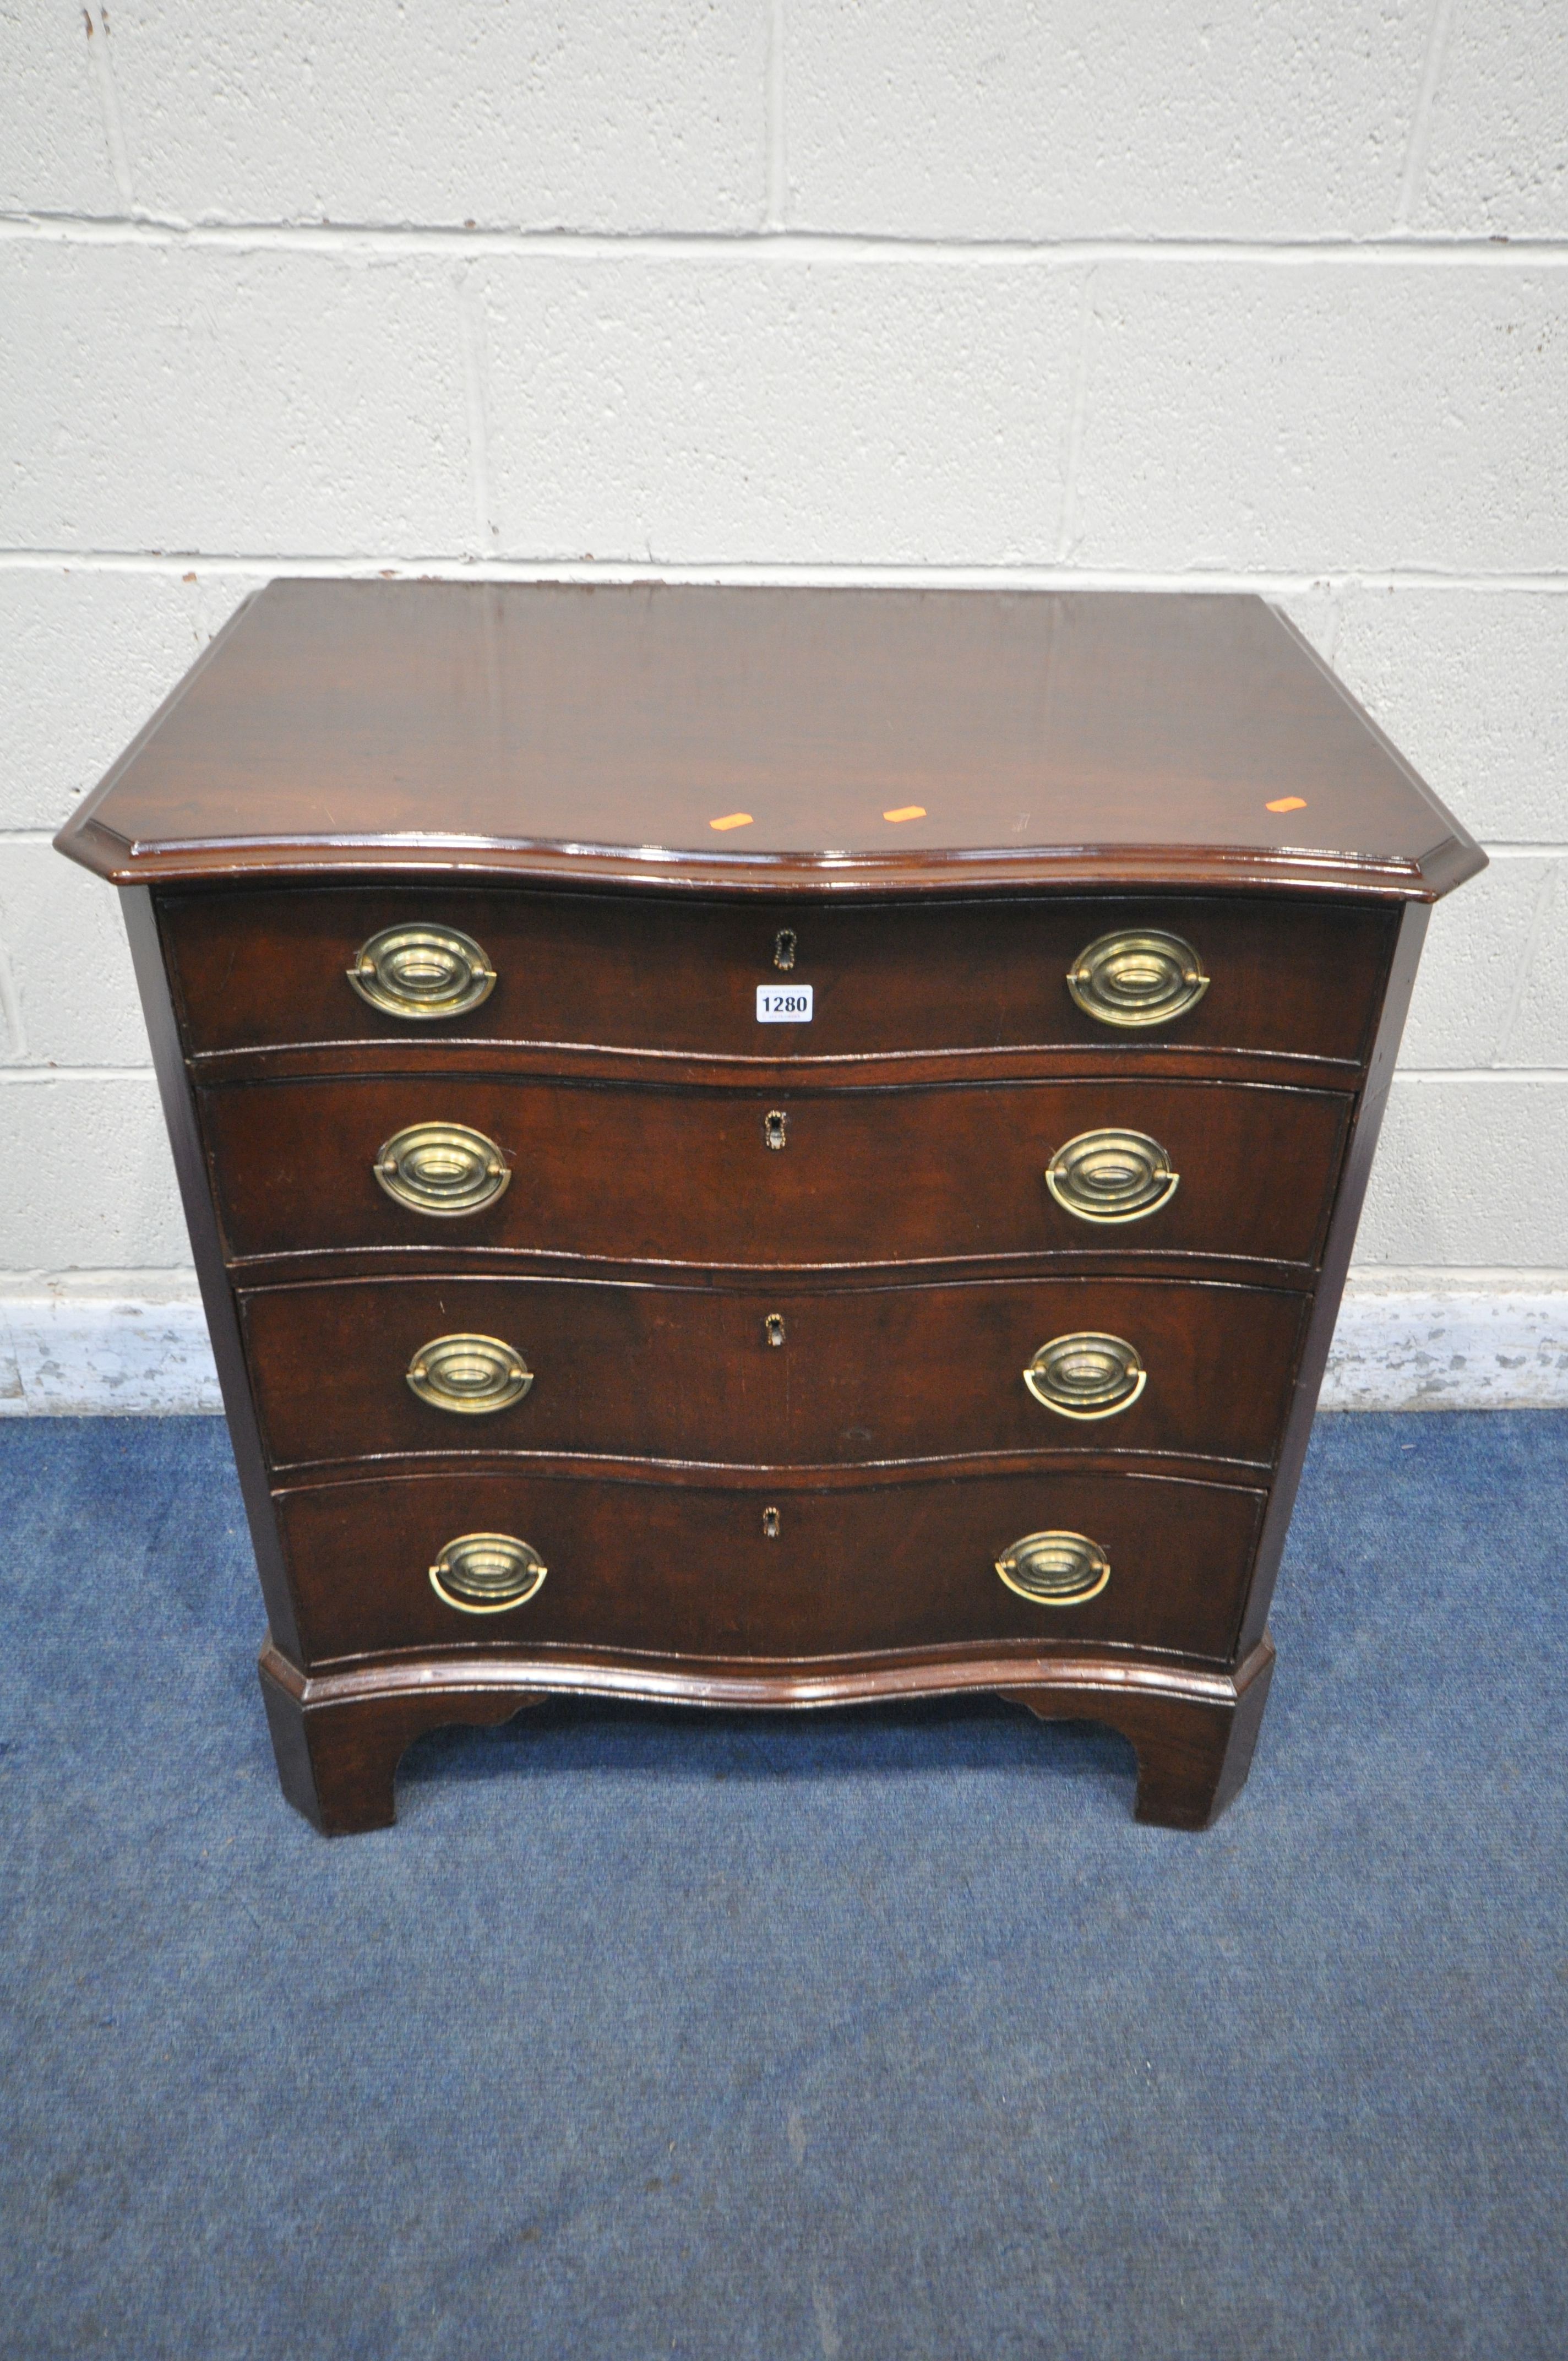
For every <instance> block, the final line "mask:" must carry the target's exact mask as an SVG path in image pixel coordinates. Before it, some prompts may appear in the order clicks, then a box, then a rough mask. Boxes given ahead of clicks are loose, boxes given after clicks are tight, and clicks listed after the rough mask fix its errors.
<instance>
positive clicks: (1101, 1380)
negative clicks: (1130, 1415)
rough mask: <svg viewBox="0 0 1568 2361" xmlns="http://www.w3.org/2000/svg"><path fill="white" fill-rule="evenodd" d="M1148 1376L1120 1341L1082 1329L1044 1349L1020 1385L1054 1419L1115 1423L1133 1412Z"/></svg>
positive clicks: (1132, 1349)
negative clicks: (1119, 1414)
mask: <svg viewBox="0 0 1568 2361" xmlns="http://www.w3.org/2000/svg"><path fill="white" fill-rule="evenodd" d="M1148 1374H1149V1373H1148V1371H1147V1370H1146V1368H1145V1367H1144V1365H1143V1362H1142V1361H1141V1360H1140V1359H1139V1357H1138V1354H1137V1351H1136V1348H1135V1346H1134V1345H1129V1344H1128V1343H1127V1342H1126V1340H1125V1338H1124V1337H1121V1336H1104V1335H1101V1334H1099V1333H1098V1332H1091V1331H1089V1330H1084V1331H1082V1332H1080V1334H1077V1335H1072V1336H1053V1337H1052V1338H1051V1341H1050V1343H1049V1344H1048V1345H1041V1347H1040V1349H1039V1351H1038V1352H1037V1353H1036V1356H1035V1357H1034V1359H1033V1360H1032V1361H1031V1362H1030V1364H1029V1366H1028V1367H1027V1368H1026V1369H1025V1372H1024V1383H1025V1385H1026V1386H1027V1387H1028V1389H1029V1391H1030V1392H1031V1393H1032V1394H1033V1395H1034V1397H1035V1400H1036V1401H1037V1402H1038V1403H1039V1404H1040V1405H1041V1407H1042V1408H1043V1409H1045V1410H1054V1411H1056V1413H1057V1415H1058V1418H1114V1417H1115V1416H1116V1414H1117V1412H1118V1411H1124V1410H1131V1408H1132V1406H1133V1404H1134V1403H1135V1401H1136V1400H1137V1399H1138V1396H1139V1395H1140V1394H1141V1393H1142V1392H1143V1389H1144V1388H1145V1386H1146V1384H1147V1383H1148Z"/></svg>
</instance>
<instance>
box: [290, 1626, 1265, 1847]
mask: <svg viewBox="0 0 1568 2361" xmlns="http://www.w3.org/2000/svg"><path fill="white" fill-rule="evenodd" d="M259 1669H260V1674H261V1693H262V1697H263V1699H264V1701H265V1704H266V1708H267V1718H268V1721H269V1724H270V1727H271V1731H272V1743H273V1748H274V1751H275V1752H276V1755H277V1758H278V1775H279V1780H280V1784H281V1786H282V1789H283V1792H284V1794H285V1795H287V1797H288V1798H289V1801H290V1802H291V1804H292V1805H293V1806H295V1808H296V1810H298V1811H300V1812H302V1813H303V1814H304V1816H305V1817H306V1818H307V1819H308V1820H310V1821H311V1822H312V1823H313V1826H314V1827H316V1828H319V1829H320V1830H321V1831H322V1833H323V1835H324V1836H347V1835H351V1834H354V1833H356V1832H357V1831H360V1830H363V1829H367V1828H390V1827H391V1825H392V1823H393V1821H394V1819H395V1818H396V1817H397V1813H396V1805H395V1797H394V1786H393V1783H394V1779H395V1777H396V1773H397V1768H398V1763H399V1761H400V1758H401V1756H402V1753H403V1752H404V1749H405V1748H406V1747H408V1746H409V1745H410V1744H411V1742H412V1741H413V1740H414V1739H416V1738H418V1737H420V1736H421V1735H422V1733H423V1732H424V1731H426V1730H439V1729H440V1728H441V1727H442V1726H443V1725H444V1724H445V1723H450V1722H466V1723H468V1724H470V1725H472V1726H474V1727H477V1728H482V1727H484V1726H486V1725H487V1724H488V1725H493V1724H495V1723H496V1722H499V1721H508V1720H510V1719H511V1717H512V1716H513V1715H514V1714H515V1713H517V1712H518V1711H519V1709H520V1708H524V1707H527V1706H530V1705H534V1704H537V1703H538V1702H539V1700H540V1698H541V1697H545V1696H549V1695H552V1694H556V1695H559V1694H565V1695H568V1696H582V1697H623V1698H640V1699H643V1700H645V1701H647V1702H648V1703H650V1704H653V1703H667V1702H670V1701H672V1700H674V1701H678V1702H681V1703H688V1704H689V1703H690V1702H691V1701H692V1700H693V1699H694V1698H697V1699H700V1700H701V1702H703V1703H704V1704H707V1705H715V1706H740V1707H747V1708H757V1707H766V1706H773V1707H784V1708H795V1709H796V1710H800V1709H809V1708H813V1707H817V1706H832V1705H838V1706H843V1705H861V1704H865V1703H867V1702H869V1701H870V1700H872V1699H873V1698H875V1699H879V1700H885V1699H888V1698H897V1697H963V1696H965V1695H968V1694H970V1693H972V1692H975V1691H978V1690H982V1689H994V1690H996V1691H998V1692H999V1693H1000V1694H1001V1695H1002V1696H1003V1697H1008V1698H1009V1699H1010V1700H1011V1701H1012V1702H1014V1704H1017V1705H1021V1706H1025V1707H1026V1708H1027V1709H1028V1710H1029V1711H1030V1712H1031V1713H1033V1714H1035V1715H1036V1717H1037V1718H1038V1719H1040V1720H1042V1721H1102V1722H1107V1723H1109V1724H1110V1726H1111V1728H1112V1729H1113V1730H1120V1731H1121V1733H1122V1735H1123V1736H1124V1738H1125V1739H1126V1740H1127V1741H1129V1743H1130V1744H1131V1745H1132V1747H1133V1749H1134V1752H1135V1755H1136V1757H1137V1765H1138V1785H1137V1805H1136V1811H1137V1817H1138V1818H1139V1819H1141V1820H1152V1821H1154V1822H1155V1823H1156V1824H1157V1825H1158V1826H1159V1827H1162V1828H1208V1827H1210V1826H1211V1825H1212V1822H1213V1821H1214V1820H1215V1819H1217V1818H1218V1817H1219V1816H1220V1814H1221V1813H1222V1812H1223V1810H1224V1808H1225V1806H1226V1805H1227V1804H1228V1803H1229V1802H1230V1801H1231V1800H1232V1798H1233V1796H1234V1795H1235V1794H1236V1791H1237V1790H1238V1788H1239V1787H1240V1786H1241V1785H1242V1784H1243V1782H1244V1781H1245V1777H1246V1774H1247V1768H1248V1765H1249V1764H1250V1763H1251V1761H1252V1753H1253V1748H1254V1745H1255V1742H1256V1738H1257V1730H1258V1725H1259V1723H1260V1721H1261V1720H1262V1718H1263V1708H1264V1703H1265V1701H1266V1697H1267V1695H1268V1684H1269V1679H1270V1677H1271V1675H1272V1674H1273V1671H1274V1646H1273V1642H1271V1641H1269V1640H1267V1639H1265V1640H1263V1641H1261V1642H1259V1644H1258V1645H1257V1646H1256V1647H1255V1648H1254V1649H1253V1650H1252V1651H1251V1653H1249V1654H1248V1655H1246V1656H1245V1657H1244V1658H1243V1659H1242V1660H1241V1662H1240V1663H1238V1664H1237V1665H1236V1666H1235V1668H1234V1671H1230V1672H1220V1671H1216V1670H1214V1669H1213V1668H1212V1667H1207V1666H1202V1665H1198V1664H1174V1663H1170V1662H1168V1661H1140V1660H1139V1659H1138V1658H1136V1657H1133V1656H1125V1655H1124V1656H1110V1655H1099V1656H1097V1655H1092V1654H1090V1653H1079V1652H1074V1653H1072V1654H1070V1655H1056V1656H1049V1655H1042V1656H1033V1657H1032V1656H1031V1655H1030V1654H1029V1653H1028V1652H1027V1651H1026V1650H1014V1651H1010V1652H1008V1653H994V1652H986V1651H983V1650H967V1651H960V1650H955V1649H948V1650H945V1651H943V1652H941V1653H939V1654H935V1655H934V1654H932V1653H928V1652H925V1653H923V1652H921V1651H919V1650H915V1649H912V1650H910V1651H908V1652H907V1653H905V1655H903V1656H902V1657H899V1658H897V1659H894V1660H889V1659H888V1658H885V1657H883V1658H880V1659H878V1660H876V1661H875V1662H873V1663H872V1664H864V1665H863V1664H856V1663H854V1662H852V1661H849V1660H840V1661H839V1662H838V1663H836V1664H832V1665H831V1666H827V1667H821V1668H818V1667H817V1666H814V1665H812V1666H807V1665H799V1664H795V1665H792V1666H791V1667H789V1669H788V1670H787V1671H786V1672H782V1673H781V1672H777V1671H769V1670H766V1669H761V1668H759V1667H757V1666H755V1665H745V1666H740V1665H733V1666H726V1667H724V1668H723V1669H719V1670H714V1671H710V1672H706V1673H705V1674H704V1675H702V1676H701V1679H700V1681H694V1679H693V1676H692V1675H691V1674H690V1673H689V1672H687V1671H685V1669H677V1668H665V1667H662V1666H660V1665H659V1664H655V1663H652V1661H650V1660H648V1659H644V1660H643V1661H641V1663H638V1662H634V1661H632V1660H630V1659H622V1660H619V1661H618V1660H617V1659H615V1658H613V1657H603V1656H600V1657H585V1656H581V1655H574V1654H571V1653H568V1652H566V1651H565V1650H563V1651H561V1652H560V1653H556V1654H554V1655H553V1656H552V1657H551V1658H550V1659H549V1660H548V1661H546V1662H541V1663H530V1662H529V1661H528V1660H527V1659H526V1658H520V1657H516V1656H510V1655H505V1654H502V1653H499V1652H492V1653H489V1654H488V1655H481V1656H473V1655H469V1656H460V1655H454V1656H437V1657H434V1658H431V1657H423V1658H413V1659H411V1660H410V1661H408V1662H406V1663H396V1662H394V1663H387V1662H382V1663H379V1664H356V1665H354V1666H353V1667H351V1668H350V1669H348V1670H346V1671H344V1672H335V1673H332V1672H329V1673H316V1674H308V1673H304V1672H302V1670H301V1669H300V1667H299V1666H298V1665H297V1664H293V1663H291V1661H290V1659H289V1658H288V1657H287V1656H285V1655H283V1654H282V1653H280V1651H279V1650H278V1649H277V1648H276V1647H274V1646H272V1645H271V1644H270V1643H269V1645H268V1646H267V1647H265V1648H264V1649H263V1650H262V1652H261V1663H260V1668H259Z"/></svg>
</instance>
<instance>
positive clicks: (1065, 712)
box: [60, 580, 1483, 901]
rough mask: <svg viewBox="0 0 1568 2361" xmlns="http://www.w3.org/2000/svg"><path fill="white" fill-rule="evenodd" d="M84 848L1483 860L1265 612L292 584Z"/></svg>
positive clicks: (1210, 875)
mask: <svg viewBox="0 0 1568 2361" xmlns="http://www.w3.org/2000/svg"><path fill="white" fill-rule="evenodd" d="M60 849H61V850H62V851H67V852H69V853H70V854H71V855H72V857H73V858H75V859H77V860H79V861H81V862H84V863H85V865H86V866H88V867H89V868H92V869H94V870H96V871H98V872H99V873H101V874H102V875H104V876H106V877H110V878H112V879H113V880H114V882H115V884H149V883H152V884H156V883H172V882H174V881H176V880H189V881H192V882H195V881H197V880H214V879H217V878H221V877H225V876H228V877H244V876H247V875H249V874H252V873H266V874H269V875H271V876H274V877H277V876H280V875H288V874H299V873H306V874H308V873H321V872H322V871H323V870H348V871H353V870H361V871H363V870H366V869H375V870H377V871H378V872H380V873H388V872H389V871H390V872H398V873H404V872H406V873H410V874H418V875H426V876H428V875H430V874H432V873H447V874H451V873H453V872H459V873H466V874H471V875H474V876H477V877H478V876H492V877H493V876H510V877H523V878H533V879H537V880H541V881H549V880H564V881H567V882H569V881H570V880H571V879H573V878H574V877H591V878H592V879H593V880H594V881H595V882H598V883H608V884H642V885H648V886H653V887H663V888H666V889H668V888H672V887H673V888H677V889H678V888H683V887H685V888H697V889H700V890H703V891H706V892H708V893H712V892H714V891H718V892H722V893H730V894H745V893H759V892H760V893H764V894H772V895H779V894H790V893H799V894H806V895H831V896H834V897H839V896H848V895H866V894H872V895H877V894H883V895H885V894H888V893H893V894H900V895H902V894H907V893H924V892H928V891H939V892H943V893H948V894H951V893H953V892H955V891H957V892H960V893H961V892H965V891H974V890H977V889H978V890H985V889H995V888H997V887H1003V888H1012V889H1014V890H1016V889H1018V888H1020V887H1022V888H1025V889H1028V890H1036V891H1037V890H1038V889H1039V888H1041V887H1042V886H1044V887H1047V888H1048V887H1050V886H1053V885H1058V884H1059V885H1061V886H1062V887H1064V888H1068V889H1069V890H1076V891H1080V892H1081V891H1083V890H1084V889H1085V888H1089V889H1092V888H1093V887H1095V886H1096V885H1120V886H1126V885H1131V884H1148V885H1151V886H1162V885H1168V886H1173V887H1179V886H1201V887H1221V888H1234V887H1239V888H1243V889H1246V888H1252V889H1257V888H1263V889H1268V888H1275V889H1283V890H1286V891H1293V892H1298V893H1299V892H1301V891H1303V890H1305V891H1309V892H1310V891H1320V892H1321V891H1324V890H1326V891H1329V892H1332V893H1337V894H1353V895H1374V896H1377V897H1392V898H1398V899H1416V900H1424V901H1430V900H1432V899H1434V898H1435V897H1436V896H1437V895H1441V894H1443V893H1446V892H1447V891H1448V890H1449V889H1450V888H1451V887H1452V886H1453V885H1456V884H1459V883H1460V882H1461V880H1462V879H1464V877H1467V876H1469V875H1471V874H1472V873H1474V872H1475V870H1476V869H1478V868H1479V867H1481V866H1482V865H1483V864H1482V859H1481V855H1480V854H1479V852H1478V851H1477V850H1476V848H1475V846H1474V844H1473V843H1472V842H1471V840H1470V839H1469V838H1468V837H1467V836H1466V835H1465V833H1464V829H1461V828H1460V827H1459V826H1458V824H1457V823H1456V822H1455V821H1454V820H1453V818H1451V817H1450V815H1449V814H1448V813H1446V812H1445V811H1444V810H1443V809H1442V806H1441V805H1440V804H1438V803H1437V802H1436V800H1435V799H1434V798H1433V797H1432V796H1431V795H1430V794H1429V793H1428V792H1427V790H1426V789H1425V788H1424V787H1423V786H1422V785H1421V783H1420V780H1419V779H1418V778H1417V777H1416V775H1415V774H1414V773H1413V772H1412V770H1411V769H1410V767H1409V764H1408V763H1406V762H1405V761H1404V760H1403V759H1402V757H1401V756H1400V755H1398V753H1397V752H1395V751H1394V749H1393V748H1392V747H1391V746H1390V745H1389V744H1388V743H1387V740H1386V739H1385V738H1384V737H1383V736H1382V734H1381V733H1380V732H1379V731H1378V730H1377V729H1376V727H1375V726H1374V724H1373V723H1372V722H1371V721H1370V720H1369V719H1367V718H1366V716H1365V714H1364V713H1362V711H1361V710H1360V708H1358V707H1357V706H1356V705H1355V704H1354V700H1353V699H1352V698H1351V697H1349V696H1348V695H1347V694H1346V692H1345V691H1344V690H1343V688H1342V687H1341V686H1340V685H1339V684H1338V682H1336V681H1335V680H1334V678H1333V677H1332V675H1331V674H1330V673H1329V672H1328V670H1327V669H1326V667H1325V666H1324V665H1323V664H1321V662H1320V660H1319V659H1318V657H1317V656H1316V655H1315V654H1314V653H1313V652H1312V651H1311V649H1310V647H1309V646H1308V644H1307V642H1305V641H1304V640H1303V639H1302V638H1301V637H1300V635H1299V633H1298V632H1297V631H1295V630H1294V629H1293V628H1292V626H1291V625H1290V624H1289V623H1288V622H1287V621H1286V620H1284V619H1283V618H1282V617H1281V616H1279V615H1278V614H1277V613H1276V612H1275V611H1274V610H1273V609H1271V608H1269V607H1268V606H1266V604H1265V603H1264V601H1263V600H1261V599H1259V598H1250V597H1210V596H1206V595H1190V594H1180V595H1175V594H1173V595H1170V596H1167V597H1151V596H1149V595H1147V594H1120V593H1111V592H1074V593H1061V594H1058V593H1043V592H1019V593H998V592H996V591H984V592H970V591H952V590H859V589H853V590H850V589H844V590H840V589H822V590H816V589H809V590H803V589H787V590H785V589H772V588H756V589H745V590H737V589H732V588H685V587H682V588H674V587H668V586H663V585H651V586H636V587H629V588H597V587H596V588H577V587H566V586H558V585H513V584H508V585H496V584H488V583H474V584H467V583H389V582H344V581H315V580H308V581H284V582H277V583H274V584H272V585H270V586H269V588H267V589H266V590H263V591H262V592H260V593H259V594H258V596H257V597H256V598H252V599H251V600H249V601H248V602H247V605H246V606H245V607H244V608H242V609H241V610H240V611H239V613H238V614H237V615H236V616H235V617H234V619H233V620H231V621H230V622H229V624H228V625H227V626H226V627H225V630H224V631H222V632H221V633H220V634H219V635H218V637H217V639H216V640H215V641H214V643H213V645H212V647H211V648H210V650H209V651H208V653H207V654H206V656H205V658H204V659H203V661H202V662H201V663H200V664H198V665H197V666H196V667H195V668H194V670H193V671H192V673H191V674H190V675H188V676H187V678H186V680H185V681H184V682H183V683H182V684H181V687H180V688H179V689H178V690H177V691H176V692H175V694H174V696H173V697H171V698H170V700H169V701H168V703H167V704H166V705H165V706H164V707H163V708H162V709H161V710H160V712H159V714H157V715H156V716H155V717H154V718H153V719H152V721H151V722H150V723H149V724H148V728H147V729H146V730H144V731H143V732H142V733H141V735H140V737H139V738H137V741H135V742H134V743H133V745H132V746H131V747H130V748H129V749H128V750H127V752H126V754H125V756H124V757H123V758H122V759H121V761H120V762H119V763H117V764H116V765H115V768H114V769H113V770H112V771H111V772H110V774H109V775H108V777H107V778H106V779H105V781H104V785H103V786H102V787H101V788H100V789H99V791H98V793H97V794H96V795H95V796H93V798H91V800H90V801H89V802H88V803H87V804H85V805H84V806H83V807H82V810H81V811H80V812H79V813H78V814H77V816H76V818H74V819H73V820H72V821H71V824H70V826H69V827H68V828H67V829H65V830H64V831H63V832H62V835H61V837H60Z"/></svg>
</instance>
